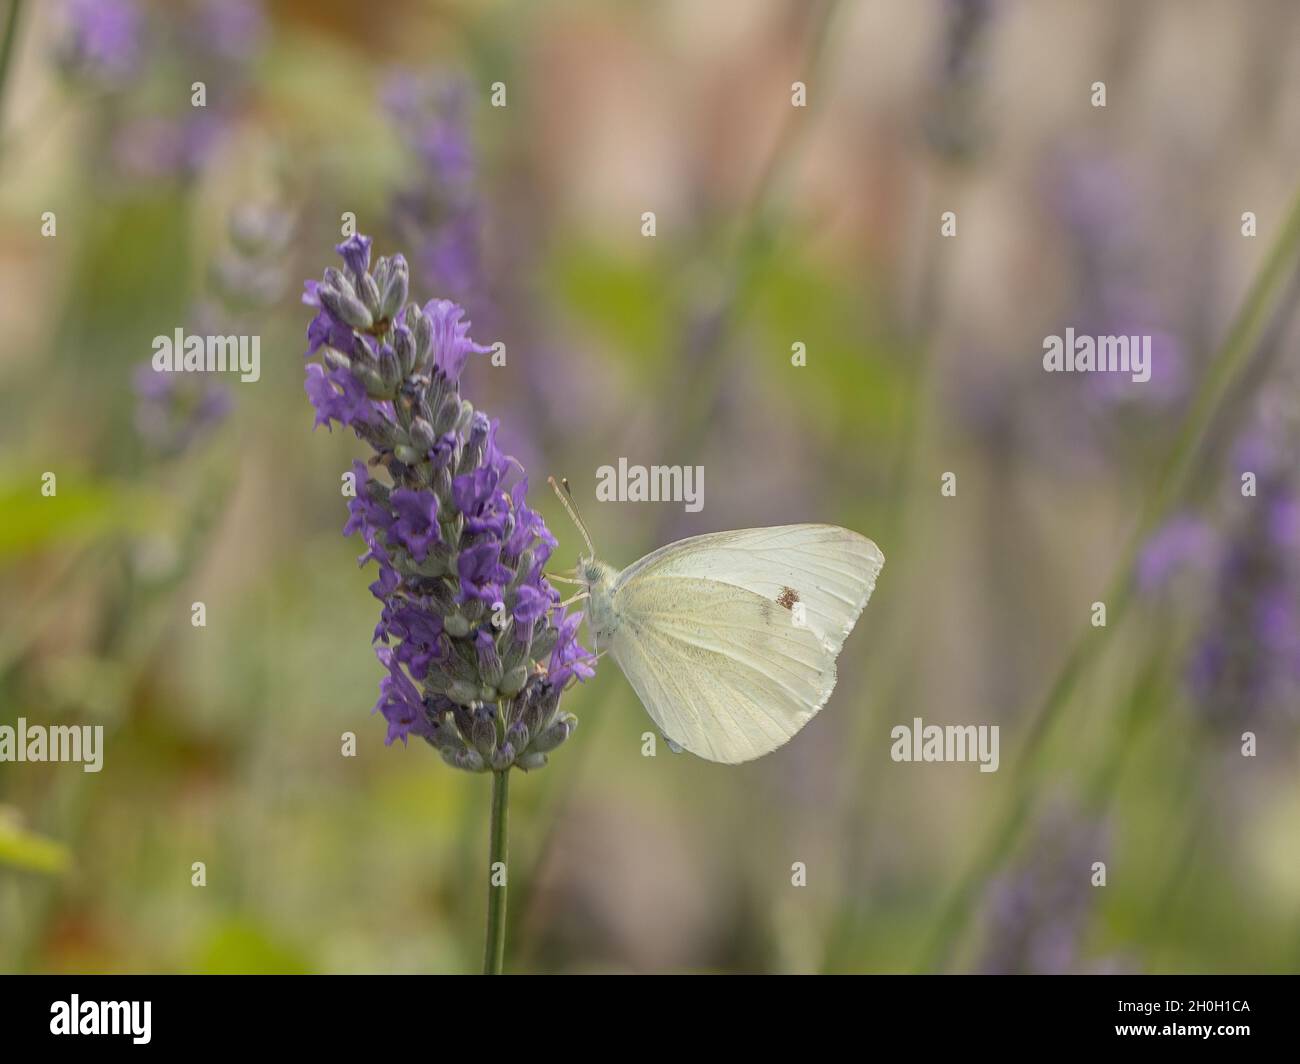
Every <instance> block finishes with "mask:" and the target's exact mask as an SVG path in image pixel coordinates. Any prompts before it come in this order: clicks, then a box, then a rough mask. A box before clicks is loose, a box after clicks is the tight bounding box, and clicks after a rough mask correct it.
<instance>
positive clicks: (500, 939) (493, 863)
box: [483, 769, 510, 975]
mask: <svg viewBox="0 0 1300 1064" xmlns="http://www.w3.org/2000/svg"><path fill="white" fill-rule="evenodd" d="M509 802H510V770H509V769H506V771H505V772H494V773H492V826H491V828H490V837H489V840H488V904H487V943H486V945H485V946H484V948H483V974H484V975H500V974H501V970H502V968H503V967H504V965H505V956H506V851H507V850H508V849H509V837H510V813H509V809H508V805H509ZM498 865H499V866H500V869H501V882H500V884H499V885H498V883H497V867H498Z"/></svg>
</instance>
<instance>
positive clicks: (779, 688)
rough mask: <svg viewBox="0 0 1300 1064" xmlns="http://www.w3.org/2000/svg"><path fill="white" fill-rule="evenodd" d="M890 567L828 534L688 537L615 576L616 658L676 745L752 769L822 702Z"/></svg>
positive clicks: (816, 530)
mask: <svg viewBox="0 0 1300 1064" xmlns="http://www.w3.org/2000/svg"><path fill="white" fill-rule="evenodd" d="M883 562H884V558H883V557H882V556H881V554H880V551H879V549H877V548H876V546H875V544H874V543H872V542H871V541H870V540H868V539H866V538H865V537H863V536H860V535H858V534H857V533H855V532H849V531H847V530H846V529H841V528H835V527H833V526H830V525H788V526H784V527H779V528H764V529H748V530H743V531H737V532H720V533H715V534H712V535H707V536H696V537H694V538H692V539H687V540H682V541H681V542H679V543H674V544H671V545H669V546H667V547H664V548H663V549H661V550H658V551H655V552H654V553H653V554H650V555H647V556H646V557H645V558H643V559H642V560H641V561H639V562H637V563H636V564H635V565H632V566H630V567H629V568H628V569H627V570H625V571H624V573H623V574H622V575H621V576H620V578H619V581H618V584H617V586H616V587H615V591H614V608H615V611H616V613H617V616H618V626H617V629H616V631H615V633H614V637H613V643H612V645H611V652H612V653H613V655H614V658H615V660H616V661H617V662H618V664H619V666H620V668H622V670H623V672H624V674H625V675H626V676H627V678H628V681H629V682H630V683H631V684H632V686H633V688H634V689H635V690H636V692H637V695H638V696H639V697H640V699H641V701H642V702H643V703H644V704H645V706H646V709H647V710H648V711H649V712H650V715H651V717H653V718H654V720H655V722H656V723H657V724H658V725H659V726H660V728H662V729H663V731H664V733H665V734H666V735H667V736H668V737H669V738H670V739H672V740H674V741H675V742H677V743H680V744H681V745H682V746H684V747H686V749H688V750H690V751H691V752H692V753H695V754H698V755H699V756H700V757H704V758H708V759H710V760H713V761H723V762H729V763H734V762H738V761H747V760H750V759H751V758H755V757H759V756H760V755H762V754H765V753H768V752H769V751H771V750H774V749H775V748H776V747H778V746H780V745H781V744H782V743H784V742H786V741H787V740H788V739H789V738H790V737H791V736H793V735H794V734H795V733H796V732H797V731H798V730H799V729H800V728H802V727H803V726H804V724H806V723H807V722H808V721H809V720H810V719H811V718H812V717H813V715H814V714H815V713H816V712H817V711H818V710H819V709H820V708H821V707H822V706H823V705H824V704H825V703H826V700H827V699H828V698H829V697H830V693H831V691H832V690H833V688H834V686H835V658H836V655H837V654H838V653H839V650H840V647H841V646H842V645H843V642H844V638H845V636H847V635H848V633H849V631H850V630H851V629H852V627H853V624H854V622H855V621H856V620H857V617H858V615H859V614H860V613H861V611H862V608H863V606H864V605H865V604H866V601H867V599H868V598H869V597H870V595H871V591H872V589H873V588H874V586H875V581H876V575H877V573H879V571H880V567H881V565H882V564H883Z"/></svg>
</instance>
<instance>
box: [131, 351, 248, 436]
mask: <svg viewBox="0 0 1300 1064" xmlns="http://www.w3.org/2000/svg"><path fill="white" fill-rule="evenodd" d="M134 384H135V394H136V408H135V426H136V431H137V432H139V433H140V435H141V436H142V437H143V438H144V439H145V441H146V442H147V443H148V444H149V445H150V446H151V447H152V448H154V449H155V450H157V451H159V452H160V453H162V454H165V455H169V456H170V455H176V454H180V453H181V452H182V451H185V450H186V449H188V448H189V447H191V446H192V445H193V444H194V443H195V442H196V441H197V440H200V439H202V438H203V437H204V436H206V435H207V434H208V433H209V432H211V431H212V430H213V429H215V428H216V427H217V426H218V425H220V424H221V422H223V421H224V420H225V419H226V417H227V415H228V414H229V413H230V409H231V407H232V406H233V398H232V395H231V390H230V387H229V386H228V385H227V384H225V383H224V382H223V381H221V380H219V379H217V378H215V377H212V376H211V375H209V374H206V373H161V372H159V371H157V370H155V369H154V367H153V365H152V363H150V362H145V363H143V364H142V365H140V366H139V367H137V369H136V371H135V380H134Z"/></svg>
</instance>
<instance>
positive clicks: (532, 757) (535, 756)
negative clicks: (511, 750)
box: [515, 750, 546, 772]
mask: <svg viewBox="0 0 1300 1064" xmlns="http://www.w3.org/2000/svg"><path fill="white" fill-rule="evenodd" d="M545 764H546V755H545V754H543V753H539V752H538V751H536V750H529V751H528V753H526V754H524V755H523V756H521V757H517V758H515V765H516V766H518V767H519V768H521V769H523V770H524V771H525V772H528V771H530V770H532V769H535V768H541V767H542V766H543V765H545Z"/></svg>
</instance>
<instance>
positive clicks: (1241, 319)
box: [919, 194, 1300, 971]
mask: <svg viewBox="0 0 1300 1064" xmlns="http://www.w3.org/2000/svg"><path fill="white" fill-rule="evenodd" d="M1297 249H1300V194H1298V195H1297V196H1296V198H1295V200H1294V201H1293V203H1292V205H1291V208H1290V210H1289V211H1288V213H1287V217H1286V221H1285V222H1284V223H1283V225H1282V229H1281V231H1280V232H1279V234H1278V237H1277V239H1276V241H1275V242H1274V244H1273V247H1272V248H1271V249H1270V251H1269V254H1268V256H1267V258H1265V260H1264V263H1263V265H1262V266H1261V267H1260V271H1259V273H1258V274H1257V275H1256V277H1255V280H1254V282H1253V284H1252V285H1251V287H1250V291H1249V292H1248V293H1247V295H1246V299H1245V302H1244V303H1243V304H1242V306H1241V309H1240V310H1239V311H1238V312H1237V316H1236V318H1235V319H1234V320H1233V323H1232V326H1231V328H1230V329H1229V330H1228V335H1227V337H1226V338H1225V339H1224V341H1223V344H1222V346H1221V347H1220V349H1219V352H1218V354H1217V355H1216V357H1215V359H1214V361H1213V363H1212V364H1211V366H1210V370H1209V373H1208V374H1207V376H1206V379H1205V382H1204V384H1203V385H1202V386H1201V389H1200V391H1199V393H1198V394H1197V397H1196V400H1195V403H1194V405H1193V407H1192V410H1191V412H1190V413H1189V414H1188V416H1187V418H1186V420H1185V421H1184V422H1183V427H1182V430H1181V431H1180V432H1179V435H1178V439H1177V442H1176V443H1175V445H1174V447H1173V449H1172V451H1171V453H1170V456H1169V459H1168V460H1167V462H1166V463H1165V466H1164V468H1163V471H1162V475H1161V476H1160V478H1159V479H1158V480H1157V482H1156V485H1157V486H1156V491H1155V494H1154V497H1153V499H1152V501H1151V503H1150V504H1149V505H1148V507H1147V510H1146V513H1145V514H1144V515H1143V518H1142V520H1141V522H1140V523H1139V525H1138V528H1137V530H1136V531H1135V533H1134V534H1133V536H1132V538H1131V539H1130V541H1129V543H1128V546H1127V548H1126V549H1125V551H1124V554H1123V555H1122V561H1121V562H1120V564H1119V566H1118V567H1117V568H1116V571H1115V576H1114V578H1113V579H1112V581H1111V584H1110V587H1109V588H1108V589H1107V593H1106V596H1105V598H1104V599H1103V601H1105V602H1106V604H1107V614H1108V617H1109V621H1110V627H1109V628H1108V631H1112V632H1113V631H1114V630H1115V627H1116V625H1117V622H1118V621H1119V620H1120V619H1121V618H1122V617H1123V616H1124V613H1125V611H1126V610H1127V608H1128V606H1129V603H1130V601H1131V599H1132V590H1133V569H1134V565H1135V563H1136V561H1137V557H1138V553H1139V551H1140V550H1141V548H1142V544H1143V543H1144V542H1145V540H1146V538H1147V536H1148V535H1149V534H1150V533H1151V531H1152V530H1153V529H1154V528H1155V527H1156V526H1157V525H1159V524H1160V522H1162V521H1163V520H1164V519H1165V518H1166V517H1168V516H1169V514H1170V513H1171V512H1172V511H1173V509H1174V507H1175V506H1176V505H1177V504H1178V503H1179V502H1180V501H1181V500H1182V498H1183V496H1184V495H1185V494H1186V493H1187V491H1188V487H1189V483H1191V482H1192V480H1193V478H1192V477H1191V474H1192V472H1193V471H1194V470H1196V469H1198V468H1203V467H1204V465H1205V460H1206V454H1205V453H1204V452H1205V450H1206V448H1205V447H1204V446H1203V442H1204V441H1205V440H1206V439H1207V437H1208V436H1209V435H1210V429H1211V426H1212V425H1213V424H1214V422H1215V421H1216V420H1217V414H1218V412H1219V409H1220V406H1221V405H1222V403H1223V401H1224V398H1225V396H1229V395H1230V394H1231V390H1232V385H1233V383H1234V382H1235V381H1236V380H1237V379H1238V378H1239V377H1240V375H1241V373H1242V370H1243V368H1244V366H1245V364H1246V363H1247V362H1248V361H1249V356H1250V354H1251V352H1252V351H1253V350H1254V348H1255V345H1256V341H1257V340H1258V338H1259V336H1260V334H1261V333H1262V331H1263V329H1264V326H1265V323H1266V319H1267V312H1268V310H1269V307H1270V305H1271V304H1272V302H1273V300H1274V297H1275V295H1276V293H1277V289H1278V287H1279V286H1280V285H1281V283H1282V281H1283V280H1284V279H1285V277H1286V273H1287V270H1288V268H1289V267H1290V266H1291V265H1292V264H1293V262H1294V260H1295V256H1296V252H1297ZM1105 645H1106V640H1104V639H1102V638H1101V637H1100V636H1099V635H1098V633H1096V632H1095V631H1093V630H1092V629H1088V630H1087V632H1086V633H1085V634H1084V635H1083V636H1082V637H1080V638H1079V639H1078V640H1077V641H1076V642H1075V645H1074V647H1073V649H1072V650H1071V651H1070V654H1069V656H1068V657H1067V658H1066V660H1065V664H1064V665H1063V666H1062V667H1061V671H1060V672H1059V673H1058V674H1057V677H1056V680H1055V682H1054V683H1053V684H1052V686H1051V688H1050V689H1049V691H1048V694H1047V698H1046V699H1045V700H1044V701H1043V703H1042V704H1041V706H1040V707H1039V709H1038V712H1037V713H1035V714H1034V716H1033V717H1032V718H1031V719H1030V724H1029V729H1028V732H1027V733H1026V736H1025V739H1024V742H1023V743H1022V744H1021V747H1020V749H1019V751H1018V752H1017V755H1016V758H1015V762H1014V763H1015V764H1016V766H1017V768H1018V771H1017V774H1016V781H1015V783H1014V784H1013V787H1012V795H1011V798H1010V800H1009V801H1008V807H1007V809H1006V811H1005V812H1004V813H1003V814H1002V816H1001V817H1000V818H999V819H998V822H997V824H996V826H995V828H994V830H993V832H992V834H991V835H990V836H989V838H988V840H986V842H985V843H984V845H983V846H982V847H981V849H980V851H979V853H978V854H977V856H976V858H975V861H974V863H973V864H972V866H971V868H970V869H969V870H968V872H967V873H966V875H965V876H963V877H962V880H961V882H960V883H959V885H958V887H957V890H956V892H955V894H954V895H953V898H952V900H951V901H950V902H949V904H948V906H947V908H946V909H945V910H944V912H943V913H942V915H941V916H940V918H939V920H938V922H937V924H936V927H935V933H934V936H933V938H932V940H931V942H930V944H929V946H928V947H927V949H926V951H925V953H924V954H923V956H922V962H921V965H920V968H919V970H921V971H936V970H938V969H939V968H940V967H942V966H943V965H944V964H945V963H946V962H947V960H948V958H949V956H951V953H952V950H953V949H954V947H955V946H956V943H957V940H958V939H959V938H960V936H961V934H962V933H963V931H964V930H965V927H966V924H967V922H968V920H969V919H970V915H971V913H972V911H973V910H974V906H975V901H976V898H977V897H978V894H979V890H980V886H981V884H982V883H983V882H984V880H985V879H986V878H987V877H988V875H989V874H990V873H991V872H992V870H993V869H994V868H996V867H997V866H998V863H999V861H1000V860H1001V859H1002V858H1003V856H1005V855H1006V853H1007V852H1009V850H1010V849H1011V846H1012V845H1013V843H1014V842H1015V840H1016V837H1017V835H1018V833H1019V829H1020V827H1021V825H1022V824H1023V823H1024V822H1025V820H1026V819H1027V817H1028V813H1029V808H1030V805H1031V804H1032V798H1033V794H1032V790H1031V787H1032V781H1031V773H1029V772H1027V771H1026V766H1028V765H1030V764H1031V762H1032V759H1033V757H1034V755H1035V754H1036V753H1037V752H1038V750H1039V749H1040V748H1041V746H1042V745H1043V742H1044V740H1045V739H1046V737H1047V735H1048V734H1049V733H1050V731H1051V726H1052V724H1053V723H1055V721H1056V720H1057V718H1058V717H1059V716H1060V714H1061V711H1062V710H1063V709H1064V707H1065V706H1066V705H1067V704H1068V703H1069V701H1070V696H1071V694H1072V693H1073V692H1074V689H1075V687H1076V685H1077V683H1078V680H1079V678H1080V677H1081V676H1082V675H1083V674H1084V673H1085V671H1086V670H1087V668H1088V667H1089V666H1090V665H1091V664H1092V662H1093V660H1094V659H1095V658H1096V657H1097V655H1098V654H1099V653H1100V652H1101V651H1102V650H1103V649H1104V647H1105Z"/></svg>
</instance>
